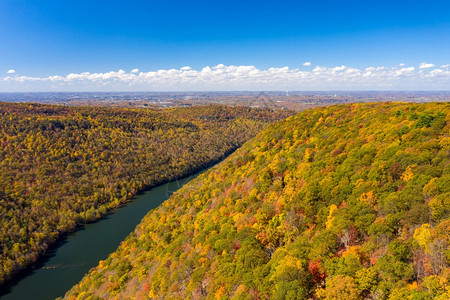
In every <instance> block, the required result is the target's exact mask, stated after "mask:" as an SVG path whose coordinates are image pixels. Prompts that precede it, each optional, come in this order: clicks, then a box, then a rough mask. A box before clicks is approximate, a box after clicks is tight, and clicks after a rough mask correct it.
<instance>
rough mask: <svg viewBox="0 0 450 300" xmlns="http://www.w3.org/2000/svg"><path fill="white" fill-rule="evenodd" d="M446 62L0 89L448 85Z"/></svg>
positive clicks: (61, 79) (30, 80)
mask: <svg viewBox="0 0 450 300" xmlns="http://www.w3.org/2000/svg"><path fill="white" fill-rule="evenodd" d="M449 87H450V65H442V66H441V67H440V68H435V66H434V65H433V64H430V63H422V64H420V65H419V66H418V67H417V66H416V67H414V66H405V65H404V64H402V65H397V66H392V67H384V66H381V67H367V68H364V69H358V68H352V67H348V66H344V65H342V66H337V67H324V66H315V67H313V68H312V69H310V70H302V69H300V68H289V67H282V68H268V69H258V68H256V67H255V66H234V65H229V66H226V65H223V64H219V65H216V66H213V67H210V66H205V67H203V68H202V69H198V70H195V69H192V68H191V67H189V66H184V67H182V68H180V69H168V70H155V71H148V72H142V71H141V72H139V70H138V69H137V68H136V69H133V70H131V72H126V71H124V70H118V71H110V72H105V73H90V72H83V73H70V74H67V75H64V76H63V75H51V76H47V77H33V76H26V75H20V74H12V73H11V74H10V75H8V76H5V77H0V91H1V92H21V91H24V92H26V91H189V90H197V91H214V90H220V91H230V90H299V91H300V90H449Z"/></svg>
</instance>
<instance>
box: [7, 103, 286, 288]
mask: <svg viewBox="0 0 450 300" xmlns="http://www.w3.org/2000/svg"><path fill="white" fill-rule="evenodd" d="M289 114H290V113H289V112H282V111H278V112H272V111H268V110H258V109H249V108H243V107H240V108H237V107H236V108H232V107H225V106H203V107H201V106H198V107H191V108H175V109H158V110H154V109H145V110H144V109H142V110H130V109H112V108H102V107H89V108H87V107H71V108H69V107H64V106H50V105H39V104H13V103H1V102H0V229H1V230H0V284H1V283H2V282H3V281H4V280H6V279H8V278H9V277H10V276H11V275H12V274H14V273H15V272H17V271H18V270H20V269H21V268H24V267H26V266H27V265H29V264H30V263H31V262H34V261H36V259H37V257H38V255H39V254H40V253H43V252H44V251H45V250H46V249H47V247H48V246H49V245H50V244H51V243H53V242H54V241H55V240H56V239H57V238H58V237H59V236H60V235H61V234H64V233H67V232H69V231H72V230H73V229H74V228H75V227H76V226H77V225H79V224H83V223H85V222H89V221H93V220H95V219H97V218H99V217H101V216H103V215H105V214H106V213H107V212H108V211H110V210H111V209H113V208H115V207H118V206H119V205H121V204H123V203H124V202H126V201H127V200H129V199H130V198H131V197H133V196H134V195H135V194H136V193H137V192H138V191H141V190H143V189H145V188H148V187H151V186H154V185H156V184H158V183H162V182H164V181H168V180H171V179H174V178H176V177H181V176H184V175H187V174H189V173H192V172H194V171H196V170H199V169H201V168H203V167H206V166H207V165H209V164H211V163H213V162H216V161H218V160H220V159H221V158H223V157H224V156H226V155H227V154H229V153H230V152H232V151H233V150H235V149H236V148H237V147H239V146H240V145H241V144H242V143H243V142H244V141H246V140H247V139H249V138H250V137H252V136H254V135H255V134H256V133H257V132H258V131H260V130H261V129H262V128H263V127H264V126H265V125H267V124H268V123H270V122H273V121H274V120H279V119H282V118H285V117H287V116H288V115H289ZM82 250H83V249H80V251H82Z"/></svg>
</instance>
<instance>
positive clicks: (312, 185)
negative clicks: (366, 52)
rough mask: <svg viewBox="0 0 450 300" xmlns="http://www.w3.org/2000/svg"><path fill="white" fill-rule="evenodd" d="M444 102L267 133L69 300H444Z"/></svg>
mask: <svg viewBox="0 0 450 300" xmlns="http://www.w3.org/2000/svg"><path fill="white" fill-rule="evenodd" d="M449 201H450V105H449V104H446V103H431V104H402V103H395V104H394V103H377V104H355V105H340V106H331V107H327V108H320V109H315V110H309V111H305V112H302V113H300V114H298V115H296V116H292V117H289V118H287V119H286V120H285V121H283V122H280V123H278V124H276V125H272V126H270V127H269V128H268V129H266V130H264V131H262V132H261V133H260V134H258V135H257V136H256V137H255V138H254V139H252V140H251V141H249V142H247V143H246V144H244V146H243V147H242V148H240V149H238V150H237V151H236V152H235V153H234V154H232V155H231V156H230V157H228V158H227V159H226V160H225V161H223V162H222V163H220V164H219V165H217V166H216V167H214V168H212V169H211V170H209V171H207V172H206V173H204V174H202V175H201V176H199V177H198V178H196V179H194V180H192V181H191V182H189V183H187V184H186V185H185V186H184V187H183V188H182V189H180V190H179V191H178V192H176V193H175V194H174V195H173V196H172V197H171V198H170V199H169V200H167V201H166V202H164V203H163V204H162V205H161V206H160V207H159V208H157V209H155V210H152V211H151V212H149V213H148V214H147V216H146V217H145V218H144V219H143V221H142V223H141V224H140V225H138V227H137V228H136V230H135V231H134V232H133V233H131V234H130V235H129V236H128V238H127V239H126V240H125V241H123V242H122V244H121V245H120V247H119V248H118V249H117V251H116V252H115V253H113V254H111V255H110V256H109V258H108V259H106V260H104V261H100V263H99V265H98V266H97V267H96V268H94V269H92V270H91V271H90V272H89V273H88V274H87V275H86V276H85V277H84V278H83V279H82V281H81V282H80V283H79V284H77V285H76V286H74V287H73V288H72V289H71V290H70V291H69V292H68V293H67V294H66V298H67V299H102V298H103V299H131V298H133V299H149V298H150V299H161V298H168V299H204V298H207V299H213V298H215V299H228V298H232V299H269V298H270V299H346V300H352V299H449V296H450V294H449V287H448V277H449V272H450V269H449V265H448V263H449V259H450V251H449V249H448V245H449V230H450V219H449V210H450V203H449Z"/></svg>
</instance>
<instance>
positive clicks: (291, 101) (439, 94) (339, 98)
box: [0, 91, 450, 110]
mask: <svg viewBox="0 0 450 300" xmlns="http://www.w3.org/2000/svg"><path fill="white" fill-rule="evenodd" d="M0 101H6V102H37V103H46V104H59V105H70V106H75V105H87V106H96V105H101V106H117V107H130V108H139V107H141V108H145V107H173V106H193V105H208V104H223V105H231V106H236V105H239V106H240V105H242V106H250V107H266V108H270V109H292V110H304V109H307V108H314V107H319V106H326V105H332V104H340V103H355V102H389V101H391V102H418V103H424V102H449V101H450V91H433V92H428V91H417V92H416V91H414V92H396V91H362V92H355V91H349V92H344V91H336V92H333V91H327V92H323V91H310V92H304V91H301V92H299V91H265V92H257V91H236V92H64V93H63V92H37V93H0Z"/></svg>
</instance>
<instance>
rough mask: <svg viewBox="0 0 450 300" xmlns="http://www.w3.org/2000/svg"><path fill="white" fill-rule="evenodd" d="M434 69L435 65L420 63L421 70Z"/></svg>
mask: <svg viewBox="0 0 450 300" xmlns="http://www.w3.org/2000/svg"><path fill="white" fill-rule="evenodd" d="M432 67H434V65H433V64H427V63H425V62H423V63H420V66H419V69H429V68H432Z"/></svg>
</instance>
